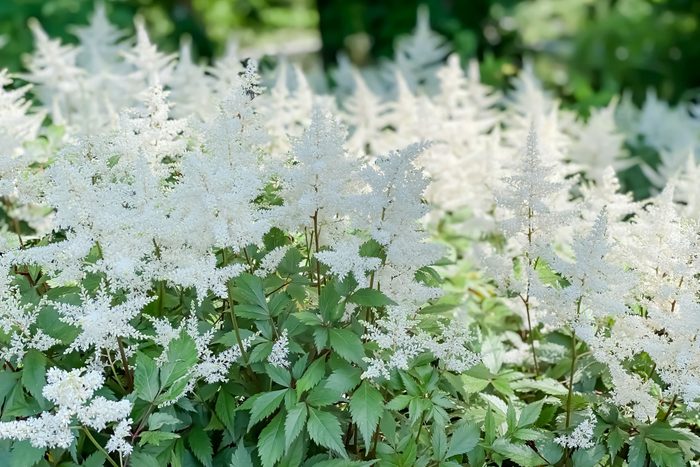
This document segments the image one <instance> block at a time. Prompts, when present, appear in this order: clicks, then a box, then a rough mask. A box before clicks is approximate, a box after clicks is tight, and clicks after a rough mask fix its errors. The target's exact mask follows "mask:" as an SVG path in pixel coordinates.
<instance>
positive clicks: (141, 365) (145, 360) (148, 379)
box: [134, 353, 160, 402]
mask: <svg viewBox="0 0 700 467" xmlns="http://www.w3.org/2000/svg"><path fill="white" fill-rule="evenodd" d="M134 389H135V391H136V396H138V397H139V399H143V400H145V401H147V402H153V400H155V398H156V396H157V395H158V391H159V390H160V384H159V383H158V367H157V366H156V362H155V361H154V360H153V359H152V358H150V357H148V356H146V355H145V354H142V353H138V354H136V369H135V370H134Z"/></svg>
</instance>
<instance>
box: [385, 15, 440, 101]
mask: <svg viewBox="0 0 700 467" xmlns="http://www.w3.org/2000/svg"><path fill="white" fill-rule="evenodd" d="M449 51H450V46H449V44H448V43H447V41H446V40H445V38H444V37H442V36H440V35H439V34H436V33H435V32H434V31H433V30H432V29H430V11H429V10H428V7H427V5H421V6H420V7H419V8H418V13H417V18H416V29H415V30H414V31H413V33H412V34H411V35H409V36H406V37H402V38H400V39H399V40H398V41H397V42H396V47H395V52H394V61H395V63H396V66H397V67H398V68H399V70H401V73H402V74H403V75H404V77H405V78H406V81H407V82H408V84H409V86H410V87H411V89H414V90H415V89H418V88H419V87H420V88H424V89H426V90H428V91H429V92H430V91H432V90H434V89H435V87H436V84H437V83H436V77H435V69H436V68H437V67H438V66H439V64H440V63H441V62H442V60H443V59H444V58H445V56H447V54H448V53H449Z"/></svg>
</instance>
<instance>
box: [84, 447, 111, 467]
mask: <svg viewBox="0 0 700 467" xmlns="http://www.w3.org/2000/svg"><path fill="white" fill-rule="evenodd" d="M106 460H107V457H106V456H105V455H104V454H103V453H101V452H100V451H95V452H93V453H92V454H90V455H89V456H88V457H87V459H85V460H84V461H83V462H82V463H81V464H80V466H81V467H104V465H105V461H106Z"/></svg>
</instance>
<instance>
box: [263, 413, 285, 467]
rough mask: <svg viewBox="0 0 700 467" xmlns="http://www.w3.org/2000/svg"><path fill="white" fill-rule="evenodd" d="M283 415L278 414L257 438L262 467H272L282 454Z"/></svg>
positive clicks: (283, 443) (283, 444)
mask: <svg viewBox="0 0 700 467" xmlns="http://www.w3.org/2000/svg"><path fill="white" fill-rule="evenodd" d="M284 447H285V441H284V414H282V413H281V412H280V413H278V414H277V415H276V416H275V418H273V419H272V420H271V421H270V423H269V424H268V425H267V426H266V427H265V428H263V430H262V431H261V432H260V436H258V456H259V457H260V462H262V465H263V467H272V466H273V465H275V462H277V461H278V460H279V459H280V458H281V457H282V454H284Z"/></svg>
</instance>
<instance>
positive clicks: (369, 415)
mask: <svg viewBox="0 0 700 467" xmlns="http://www.w3.org/2000/svg"><path fill="white" fill-rule="evenodd" d="M383 410H384V397H383V396H382V393H381V392H379V390H377V389H376V388H375V387H374V386H372V384H370V382H369V381H363V382H362V384H361V385H360V387H359V388H357V389H356V390H355V392H354V393H353V394H352V397H351V398H350V414H351V415H352V421H353V422H355V423H356V424H357V427H358V428H359V430H360V433H362V439H364V440H365V452H369V448H370V444H371V443H370V440H371V439H372V435H373V434H374V431H375V430H376V429H377V424H378V423H379V417H381V415H382V412H383Z"/></svg>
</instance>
